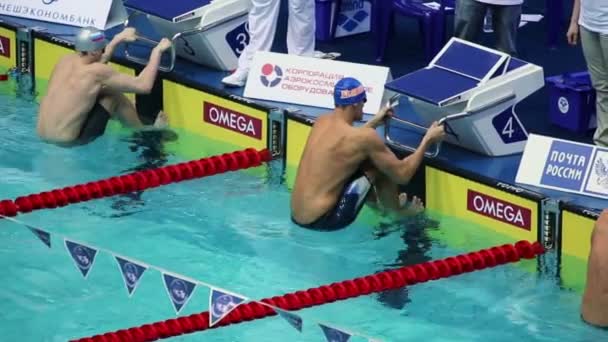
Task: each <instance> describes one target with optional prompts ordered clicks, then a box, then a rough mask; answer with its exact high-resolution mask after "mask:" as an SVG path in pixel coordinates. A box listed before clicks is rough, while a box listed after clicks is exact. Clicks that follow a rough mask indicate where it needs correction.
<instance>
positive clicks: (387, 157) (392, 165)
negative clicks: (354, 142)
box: [364, 130, 431, 184]
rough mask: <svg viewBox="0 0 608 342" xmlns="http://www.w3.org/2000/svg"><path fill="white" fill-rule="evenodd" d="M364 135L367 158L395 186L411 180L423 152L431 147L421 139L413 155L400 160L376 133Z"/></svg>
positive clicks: (370, 131)
mask: <svg viewBox="0 0 608 342" xmlns="http://www.w3.org/2000/svg"><path fill="white" fill-rule="evenodd" d="M364 134H365V138H364V139H365V141H366V142H365V148H366V152H367V157H369V159H370V160H371V161H372V163H373V164H374V165H375V166H376V168H378V170H379V171H380V172H382V173H384V174H385V175H386V176H388V177H389V178H390V179H391V180H392V181H393V182H395V183H397V184H407V183H408V182H409V181H410V180H411V179H412V177H413V176H414V174H415V173H416V170H418V168H419V167H420V164H422V160H423V159H424V152H425V151H426V150H427V149H428V148H429V146H430V145H431V143H430V141H429V140H428V139H426V138H423V139H422V142H421V143H420V145H419V146H418V148H417V149H416V151H414V153H412V154H411V155H409V156H407V157H406V158H404V159H401V160H400V159H398V158H397V157H396V156H395V154H394V153H393V152H392V151H391V150H390V149H389V148H388V147H387V146H386V145H385V144H384V142H383V141H382V140H381V139H380V137H378V135H377V133H376V131H373V130H366V132H364Z"/></svg>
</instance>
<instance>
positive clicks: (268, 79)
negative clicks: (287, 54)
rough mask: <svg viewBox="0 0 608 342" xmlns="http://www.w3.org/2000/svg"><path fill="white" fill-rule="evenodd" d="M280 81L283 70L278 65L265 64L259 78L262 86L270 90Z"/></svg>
mask: <svg viewBox="0 0 608 342" xmlns="http://www.w3.org/2000/svg"><path fill="white" fill-rule="evenodd" d="M282 79H283V70H282V69H281V67H279V66H278V65H272V64H270V63H266V64H264V66H262V75H261V76H260V80H261V81H262V84H263V85H264V86H266V87H269V88H272V87H274V86H276V85H277V84H279V83H280V82H281V80H282Z"/></svg>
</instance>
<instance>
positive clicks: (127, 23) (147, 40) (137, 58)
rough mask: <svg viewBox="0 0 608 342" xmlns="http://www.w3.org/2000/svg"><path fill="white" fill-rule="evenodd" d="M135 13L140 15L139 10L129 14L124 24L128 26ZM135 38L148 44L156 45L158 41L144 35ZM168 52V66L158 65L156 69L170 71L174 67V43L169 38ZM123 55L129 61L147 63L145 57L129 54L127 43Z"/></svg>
mask: <svg viewBox="0 0 608 342" xmlns="http://www.w3.org/2000/svg"><path fill="white" fill-rule="evenodd" d="M137 15H142V13H139V12H134V13H133V14H131V16H129V18H127V20H125V23H124V26H125V27H128V26H129V20H130V19H131V17H134V16H137ZM137 40H138V41H140V42H144V43H147V44H149V45H150V46H156V45H158V43H159V42H157V41H155V40H152V39H149V38H146V37H142V36H139V35H138V36H137ZM168 51H169V54H170V56H171V61H170V62H169V65H168V66H163V65H161V66H159V67H158V70H160V71H164V72H171V71H173V68H174V67H175V57H176V53H175V43H174V40H171V47H170V48H169V50H168ZM125 57H126V58H127V59H128V60H130V61H131V62H134V63H137V64H140V65H146V64H148V60H147V59H145V58H139V57H135V56H132V55H131V54H129V43H125Z"/></svg>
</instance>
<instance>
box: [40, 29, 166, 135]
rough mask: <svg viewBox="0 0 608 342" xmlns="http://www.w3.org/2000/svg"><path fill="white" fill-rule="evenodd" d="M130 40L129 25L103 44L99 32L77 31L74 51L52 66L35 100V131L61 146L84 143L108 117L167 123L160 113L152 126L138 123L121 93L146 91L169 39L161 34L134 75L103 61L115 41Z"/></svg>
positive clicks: (157, 124)
mask: <svg viewBox="0 0 608 342" xmlns="http://www.w3.org/2000/svg"><path fill="white" fill-rule="evenodd" d="M136 39H137V35H136V32H135V29H133V28H127V29H125V30H123V31H122V32H120V33H119V34H117V35H116V36H114V38H113V39H112V41H110V42H109V43H108V41H107V40H106V37H105V35H104V33H103V31H100V30H98V29H96V28H93V27H85V28H82V29H80V31H79V32H78V34H77V36H76V40H75V44H74V45H75V50H76V53H75V54H70V55H67V56H65V57H63V58H61V59H60V60H59V62H58V63H57V64H56V65H55V68H54V70H53V72H52V74H51V77H50V80H49V84H48V89H47V93H46V95H45V96H44V98H43V99H42V101H41V103H40V108H39V114H38V124H37V132H38V135H39V136H40V137H41V138H42V139H43V140H45V141H46V142H49V143H53V144H57V145H61V146H74V145H81V144H86V143H89V142H91V141H93V140H94V139H96V138H97V137H99V136H101V135H102V134H103V133H104V131H105V128H106V124H107V122H108V120H109V119H110V117H114V118H116V119H118V120H120V121H121V122H122V123H123V124H124V125H126V126H129V127H131V128H135V129H147V128H164V127H165V126H167V122H166V117H165V114H164V113H162V112H160V113H159V115H158V116H157V118H156V122H155V123H154V126H153V127H146V126H145V125H144V124H142V122H141V121H140V119H139V116H138V114H137V110H136V108H135V106H134V104H133V103H132V102H131V101H130V100H129V99H128V98H127V97H126V96H125V95H124V93H135V94H148V93H150V91H151V89H152V87H153V85H154V81H155V79H156V75H157V72H158V67H159V64H160V58H161V55H162V53H163V51H165V50H167V49H168V48H170V47H171V42H170V41H169V40H168V39H166V38H165V39H162V40H161V41H160V42H159V44H158V45H157V46H156V47H154V49H153V50H152V53H151V55H150V61H149V62H148V64H147V65H146V67H145V68H144V69H143V70H142V71H141V72H140V73H139V75H138V76H130V75H126V74H122V73H120V72H118V71H116V70H115V69H113V68H112V67H111V66H109V65H107V64H106V63H107V62H108V61H109V60H110V58H111V57H112V54H113V52H114V49H115V48H116V46H117V45H118V44H120V43H122V42H133V41H135V40H136Z"/></svg>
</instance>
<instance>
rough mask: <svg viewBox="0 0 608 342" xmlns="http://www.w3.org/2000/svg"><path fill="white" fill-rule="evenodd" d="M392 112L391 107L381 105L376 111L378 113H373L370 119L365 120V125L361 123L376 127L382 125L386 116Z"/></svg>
mask: <svg viewBox="0 0 608 342" xmlns="http://www.w3.org/2000/svg"><path fill="white" fill-rule="evenodd" d="M392 114H393V109H392V108H391V107H389V106H386V107H383V108H381V109H380V110H379V111H378V113H377V114H376V115H374V117H373V118H372V119H371V120H369V121H368V122H366V123H365V125H363V127H369V128H377V127H378V126H380V125H382V124H383V123H384V122H385V121H386V119H387V116H390V115H392Z"/></svg>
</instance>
